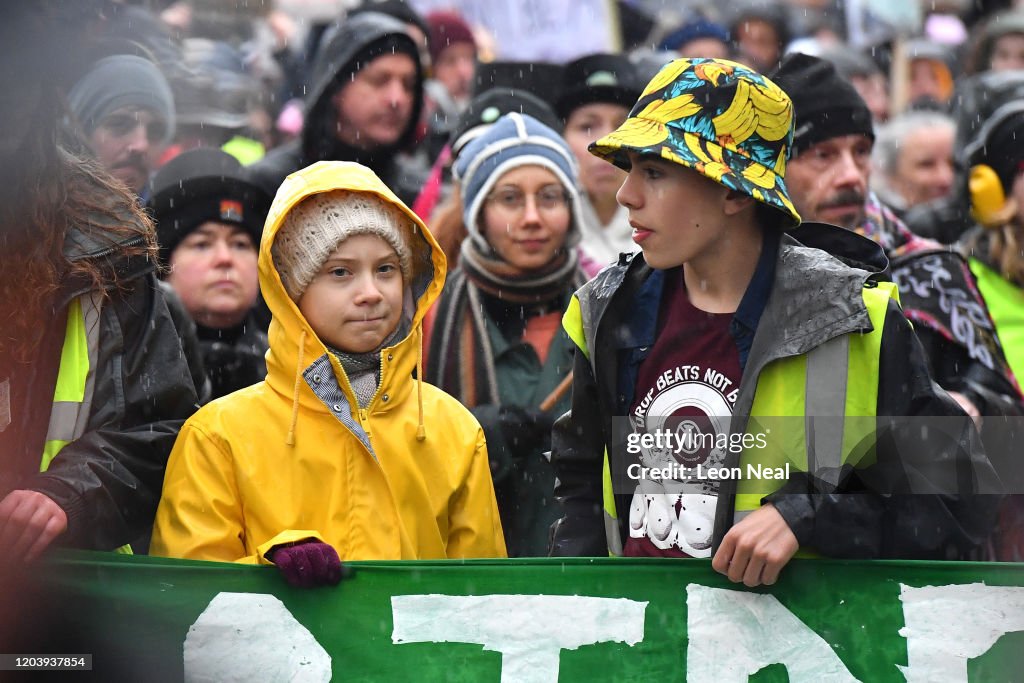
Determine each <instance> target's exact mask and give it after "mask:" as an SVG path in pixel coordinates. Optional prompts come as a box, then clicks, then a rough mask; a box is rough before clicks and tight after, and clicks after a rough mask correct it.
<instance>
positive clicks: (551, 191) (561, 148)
mask: <svg viewBox="0 0 1024 683" xmlns="http://www.w3.org/2000/svg"><path fill="white" fill-rule="evenodd" d="M455 177H456V180H457V181H458V183H459V192H460V194H461V199H462V205H463V207H464V209H463V218H464V220H465V225H466V228H467V229H468V230H469V237H468V238H467V239H466V240H465V241H464V242H463V243H462V252H461V256H460V261H459V269H458V270H456V271H454V272H452V273H451V274H450V275H449V278H448V282H447V284H446V285H445V288H444V292H443V294H442V296H441V299H440V302H439V304H438V306H437V308H436V309H435V311H436V316H435V318H434V320H433V324H432V326H431V328H430V330H429V332H430V339H429V346H428V349H429V350H428V356H427V368H426V380H427V381H428V382H430V383H432V384H435V385H437V386H438V387H441V388H442V389H444V390H445V391H447V392H448V393H450V394H452V395H453V396H455V397H457V398H458V399H459V400H461V401H462V402H463V403H464V404H465V405H466V406H468V407H469V408H470V409H471V410H472V411H473V414H474V415H475V416H476V418H477V419H478V420H479V421H480V424H481V425H482V426H483V428H484V432H485V433H486V435H487V449H488V453H489V455H490V460H491V474H492V476H493V478H494V488H495V493H496V494H497V498H498V510H499V512H500V513H501V523H502V528H503V529H504V530H505V542H506V545H507V547H508V553H509V557H528V556H537V555H546V554H547V544H548V529H549V527H550V526H551V523H552V522H554V521H555V520H556V519H557V518H558V517H559V516H560V513H559V511H558V510H557V507H556V503H555V500H554V496H553V490H554V473H553V471H552V470H551V466H550V464H549V463H548V461H547V459H546V457H545V453H546V451H548V450H549V449H550V447H551V436H550V434H551V424H552V422H553V421H554V419H555V418H556V417H558V416H559V415H561V414H562V413H564V412H565V411H566V410H567V409H568V397H567V392H565V391H564V388H565V387H567V386H568V382H566V381H565V380H566V377H567V375H568V374H569V370H570V368H571V367H572V344H571V342H570V341H569V339H568V337H567V336H566V335H565V332H564V331H563V330H562V328H561V316H562V311H564V310H565V307H566V306H567V305H568V303H569V298H570V297H571V295H572V293H573V292H574V291H575V290H576V288H577V287H579V286H580V285H582V283H583V282H584V280H585V277H584V275H583V273H582V272H581V271H580V269H579V265H578V257H577V250H576V248H575V246H576V244H577V243H578V242H579V239H580V234H581V231H580V222H579V221H580V218H579V207H580V195H579V190H578V173H577V167H576V162H575V160H574V158H573V156H572V152H571V151H570V150H569V148H568V146H567V145H566V143H565V142H564V141H563V140H562V138H561V136H559V135H558V134H557V133H556V132H555V131H553V130H551V129H550V128H548V127H547V126H545V125H544V124H542V123H540V122H539V121H537V120H536V119H534V118H533V117H531V116H528V115H524V114H517V113H512V114H507V115H505V116H503V117H502V118H501V119H499V120H498V121H497V122H496V123H495V124H494V126H492V127H491V128H490V129H489V130H488V131H487V132H486V133H484V134H483V135H481V136H480V137H478V138H477V139H476V140H474V141H473V142H471V143H470V144H469V146H467V147H466V149H465V150H463V152H462V154H460V155H459V160H458V162H457V163H456V166H455Z"/></svg>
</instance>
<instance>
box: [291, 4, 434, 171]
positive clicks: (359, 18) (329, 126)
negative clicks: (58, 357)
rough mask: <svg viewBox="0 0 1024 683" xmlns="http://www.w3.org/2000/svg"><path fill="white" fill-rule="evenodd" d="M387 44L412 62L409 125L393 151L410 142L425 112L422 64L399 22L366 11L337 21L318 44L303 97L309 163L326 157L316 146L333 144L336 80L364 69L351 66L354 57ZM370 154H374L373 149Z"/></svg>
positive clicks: (303, 141) (303, 136) (357, 65)
mask: <svg viewBox="0 0 1024 683" xmlns="http://www.w3.org/2000/svg"><path fill="white" fill-rule="evenodd" d="M389 42H391V43H392V45H394V44H399V45H402V46H403V47H405V48H407V49H404V50H403V53H404V54H408V55H409V56H410V57H411V58H412V60H413V62H415V64H416V86H415V88H414V92H413V109H412V114H411V115H410V117H409V125H408V126H407V128H406V130H405V132H403V133H402V136H401V137H400V138H399V139H398V142H396V143H395V144H394V145H393V147H392V148H391V149H401V148H403V147H406V146H408V145H409V144H410V143H411V142H412V139H413V137H414V136H415V134H416V126H417V124H418V123H419V120H420V112H421V110H422V109H423V65H422V64H420V58H419V51H418V49H417V47H416V43H415V41H414V40H413V38H412V36H411V35H409V33H408V31H406V29H405V26H404V25H403V24H402V22H400V21H398V20H397V19H394V18H392V17H389V16H388V15H386V14H381V13H379V12H365V13H361V14H357V15H355V16H353V17H348V18H347V19H344V20H342V21H341V22H340V23H335V24H334V25H333V26H331V27H330V28H328V29H327V31H326V32H325V33H324V36H323V39H322V40H321V42H320V48H319V50H318V51H317V56H316V60H315V62H314V63H313V71H312V74H311V76H310V83H311V84H312V89H311V90H310V92H309V95H308V96H307V98H306V124H305V126H304V128H303V133H302V150H303V153H304V154H305V157H306V158H307V159H310V160H315V159H322V158H325V157H324V155H323V154H322V153H320V154H318V153H317V152H318V150H317V147H322V146H323V145H324V142H325V140H326V141H334V121H335V113H334V107H333V105H332V104H331V96H332V95H333V94H334V93H335V92H336V91H337V89H338V87H339V86H340V83H339V81H340V80H341V79H342V78H345V77H347V76H348V75H351V74H353V73H355V72H357V71H359V70H360V69H361V68H363V67H364V66H365V63H363V64H357V63H355V59H356V57H361V56H365V54H366V52H367V50H368V49H370V48H371V47H372V46H373V45H374V44H375V43H381V44H385V43H389ZM382 48H384V45H382ZM391 52H392V48H391V47H387V48H386V53H387V54H390V53H391ZM325 136H326V137H325ZM331 144H341V143H340V142H338V143H333V142H332V143H331ZM381 151H386V150H384V149H382V150H381ZM371 153H372V154H376V153H377V150H371Z"/></svg>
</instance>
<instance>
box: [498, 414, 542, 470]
mask: <svg viewBox="0 0 1024 683" xmlns="http://www.w3.org/2000/svg"><path fill="white" fill-rule="evenodd" d="M498 423H499V424H500V425H501V431H502V433H503V435H504V437H505V443H506V444H507V445H508V448H509V450H510V451H511V453H512V456H513V457H520V458H525V457H528V456H529V455H531V454H532V453H533V452H534V451H538V450H547V449H548V448H550V444H551V426H552V425H553V424H554V423H555V418H554V416H553V415H551V414H550V413H544V412H541V411H539V410H533V409H531V408H521V407H519V406H501V408H500V410H499V411H498Z"/></svg>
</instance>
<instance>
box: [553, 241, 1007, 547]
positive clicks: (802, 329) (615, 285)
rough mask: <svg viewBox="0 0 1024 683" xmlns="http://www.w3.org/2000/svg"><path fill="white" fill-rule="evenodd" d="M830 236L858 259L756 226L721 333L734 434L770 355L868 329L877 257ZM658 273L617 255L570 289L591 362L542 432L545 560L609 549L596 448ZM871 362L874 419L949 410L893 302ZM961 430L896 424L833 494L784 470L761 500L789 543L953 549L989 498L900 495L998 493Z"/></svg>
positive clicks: (640, 353) (626, 376) (647, 322)
mask: <svg viewBox="0 0 1024 683" xmlns="http://www.w3.org/2000/svg"><path fill="white" fill-rule="evenodd" d="M836 230H841V229H838V228H837V229H836ZM830 237H831V238H834V239H844V240H852V243H851V244H852V246H850V247H848V249H846V250H844V253H856V254H857V258H856V259H855V260H856V261H858V262H859V263H858V265H859V266H861V267H851V266H850V265H847V264H845V263H843V262H840V261H839V260H838V259H836V258H833V257H831V256H829V255H828V254H826V253H825V252H823V251H821V250H818V249H813V248H807V247H806V246H804V245H802V244H801V243H799V242H797V241H796V240H795V239H793V238H792V237H789V236H782V237H781V239H780V241H779V242H778V243H777V244H776V240H777V239H779V238H777V237H773V236H772V235H771V234H770V233H766V241H765V245H764V248H763V250H762V255H761V259H760V261H759V263H758V266H757V269H756V271H755V273H754V276H753V278H752V280H751V283H750V285H749V286H748V288H747V292H746V294H745V295H744V298H743V300H742V301H741V303H740V306H739V308H738V309H737V312H736V315H735V316H734V318H733V322H732V325H731V328H730V331H731V333H732V336H733V338H734V340H735V342H736V345H737V348H738V350H739V354H740V363H741V366H742V367H743V378H742V381H741V383H740V389H739V396H738V399H737V401H736V404H735V408H734V414H733V418H732V420H733V422H732V425H733V427H734V429H735V427H736V426H737V425H741V426H742V425H745V424H746V418H747V417H749V411H750V408H751V405H752V403H753V398H754V390H755V387H756V385H757V379H758V377H759V375H760V373H761V371H762V370H763V369H764V368H765V367H766V366H767V365H768V364H770V363H771V362H772V361H773V360H776V359H780V358H784V357H788V356H793V355H800V354H806V353H807V352H808V351H809V350H810V349H812V348H814V347H816V346H817V345H820V344H822V343H824V342H825V341H827V340H829V339H831V338H834V337H836V336H839V335H842V334H857V333H858V332H860V331H863V330H868V329H871V327H870V325H871V323H870V321H869V320H868V316H867V310H866V308H865V305H864V301H863V297H862V294H861V289H862V288H863V287H864V286H865V283H866V282H868V281H869V280H872V279H876V278H881V277H884V271H885V265H886V260H885V257H884V254H883V253H882V252H881V249H879V248H878V247H877V246H875V245H873V243H871V242H870V241H869V240H866V239H865V238H862V237H859V236H857V235H854V234H852V233H846V234H839V233H832V234H831V235H830ZM851 262H853V260H851ZM662 280H663V274H662V273H661V272H660V271H656V270H653V269H651V268H650V267H649V266H647V264H646V263H645V262H644V260H643V256H642V255H637V256H634V257H628V256H624V257H621V258H620V261H619V263H618V264H617V265H615V266H612V267H610V268H607V269H605V270H604V271H602V273H601V274H599V275H598V276H597V277H596V278H595V279H594V280H592V281H591V282H589V283H588V284H587V285H586V286H585V287H584V288H583V289H582V290H580V292H579V293H578V297H579V298H580V301H581V304H582V306H581V307H582V310H583V311H584V327H585V329H586V330H588V333H587V335H588V348H589V353H590V358H589V359H587V358H586V357H585V356H584V355H583V354H582V353H581V352H579V351H577V353H576V359H575V365H574V386H573V397H572V409H571V411H570V413H568V414H566V415H565V416H563V417H562V418H560V419H559V420H558V422H556V424H555V428H554V432H553V441H552V463H553V464H554V466H555V472H556V475H557V476H558V479H559V485H558V487H557V488H556V494H557V495H558V496H559V498H560V500H561V501H562V503H563V505H564V506H565V513H566V516H565V517H563V519H562V520H560V521H559V522H558V523H557V524H556V526H555V528H554V536H553V547H552V554H553V555H557V556H579V555H582V556H587V555H606V554H607V552H608V546H607V542H606V537H605V531H604V522H603V519H602V514H603V513H602V475H601V469H602V462H603V458H604V455H603V453H604V449H605V447H606V445H607V444H611V443H612V440H611V419H610V418H611V417H612V416H623V415H626V413H627V411H628V409H629V406H630V405H631V403H632V401H633V388H634V386H635V382H636V375H637V370H638V368H639V364H640V362H641V361H642V360H643V358H644V357H645V355H646V353H645V352H646V350H647V349H649V347H650V346H651V344H652V343H653V339H654V333H655V324H656V320H657V314H658V303H659V301H660V296H661V282H662ZM868 286H870V284H869V285H868ZM879 360H880V367H879V384H878V402H877V415H878V416H880V425H881V423H882V420H883V418H884V416H902V415H908V416H951V417H952V416H962V411H960V409H959V407H958V406H956V404H955V403H954V402H953V401H952V399H950V398H949V396H948V395H946V394H945V393H944V392H943V391H942V390H941V389H940V388H939V387H938V386H937V385H936V384H935V383H934V382H933V381H932V380H931V378H930V377H929V375H928V372H927V364H926V362H925V359H924V356H923V353H922V349H921V346H920V343H919V342H918V341H917V338H916V337H915V336H914V333H913V331H912V330H911V327H910V325H909V323H908V322H907V320H906V318H905V317H904V316H903V315H902V313H901V311H900V309H899V306H898V304H896V303H895V302H890V304H889V309H888V311H887V313H886V321H885V326H884V328H883V337H882V347H881V357H880V359H879ZM960 424H962V425H963V428H962V432H961V433H959V434H958V438H956V439H955V440H953V441H952V442H951V441H949V440H945V439H943V438H942V436H941V435H938V434H934V433H933V434H931V436H930V437H929V438H922V437H921V435H920V434H919V433H914V432H913V430H912V429H906V428H903V427H901V425H900V424H899V422H898V421H897V422H896V423H895V424H894V425H891V426H890V427H889V428H887V429H886V430H885V432H884V434H885V437H884V438H881V439H879V441H878V442H877V449H878V462H877V463H876V464H875V465H872V466H870V467H868V468H865V469H863V470H861V469H858V470H848V469H844V471H843V472H842V473H841V476H840V478H839V485H838V487H837V488H836V489H835V490H834V491H832V492H822V491H821V490H820V489H819V488H818V487H817V486H816V484H815V481H816V477H814V476H813V475H814V473H811V476H808V475H807V474H805V473H796V472H794V473H793V475H792V476H791V478H790V480H789V481H788V482H787V483H786V484H784V485H783V487H782V488H781V489H779V490H778V491H776V492H775V493H772V494H770V495H769V496H767V497H766V498H765V499H764V500H763V501H762V502H763V503H764V502H771V503H773V504H774V505H775V506H776V508H777V509H778V511H779V512H780V514H782V516H783V518H784V519H785V520H786V522H787V524H788V525H789V526H790V528H791V529H792V531H793V532H794V534H795V535H796V537H797V539H798V541H799V542H800V545H801V547H804V548H807V549H810V550H813V551H817V552H819V553H821V554H823V555H827V556H832V557H861V558H871V557H903V558H926V557H927V558H947V557H958V556H960V555H962V554H963V553H964V552H966V551H967V550H968V549H969V548H971V547H974V546H975V545H977V544H978V543H980V542H981V541H982V540H983V539H984V538H985V536H986V535H987V534H988V532H989V531H990V529H991V525H992V522H993V519H994V513H995V508H996V506H997V505H998V496H997V495H992V496H956V495H947V494H935V495H907V494H906V493H905V492H906V491H908V490H912V491H930V490H934V489H933V488H932V487H931V484H930V482H932V481H939V480H942V481H948V479H949V477H953V478H956V477H965V478H966V482H968V486H967V489H968V490H970V489H971V488H972V486H979V487H981V488H982V489H984V490H986V491H993V490H995V491H998V490H999V486H1000V485H999V481H998V477H996V475H995V473H994V472H993V470H992V467H991V465H990V464H989V462H988V460H987V459H986V457H985V455H984V453H983V451H982V449H981V447H980V443H979V440H978V437H977V434H976V432H975V431H974V429H973V426H972V425H970V424H969V422H968V421H967V420H966V419H963V420H962V421H961V422H960ZM897 453H898V455H897ZM726 464H727V465H734V464H738V463H729V462H727V463H726ZM613 466H614V465H613ZM958 481H960V480H958ZM735 491H736V484H735V481H732V482H729V481H726V482H722V487H721V489H720V493H719V498H718V507H717V510H716V520H715V533H714V538H713V546H714V549H715V550H717V548H718V545H719V544H720V543H721V541H722V537H723V536H724V534H725V532H726V531H728V529H729V527H730V526H731V524H732V511H733V507H734V496H735ZM628 503H629V495H616V508H617V510H618V513H619V515H618V519H619V524H620V532H621V534H622V537H623V538H625V537H626V536H627V535H628V530H627V529H626V528H625V524H626V523H627V519H626V517H627V515H625V514H624V513H625V511H626V510H628V509H629V508H628Z"/></svg>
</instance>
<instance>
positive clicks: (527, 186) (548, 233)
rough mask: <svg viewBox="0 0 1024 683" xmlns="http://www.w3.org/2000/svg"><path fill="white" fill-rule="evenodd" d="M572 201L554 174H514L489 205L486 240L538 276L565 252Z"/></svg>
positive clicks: (539, 169)
mask: <svg viewBox="0 0 1024 683" xmlns="http://www.w3.org/2000/svg"><path fill="white" fill-rule="evenodd" d="M569 201H570V200H569V193H568V192H567V191H566V189H565V187H564V186H563V185H562V183H561V182H560V181H559V180H558V177H557V176H556V175H555V174H554V173H552V172H551V171H550V170H548V169H546V168H544V167H543V166H520V167H519V168H514V169H512V170H511V171H508V172H506V173H505V174H504V175H502V176H501V178H500V179H499V180H498V182H497V183H495V185H494V188H493V189H492V190H491V193H490V194H489V195H488V196H487V199H486V200H485V202H484V210H483V212H482V229H483V235H484V239H486V240H487V242H488V244H490V245H491V247H493V248H494V250H495V251H496V252H497V253H498V256H500V257H501V258H502V259H503V260H504V261H506V262H507V263H509V264H510V265H512V266H513V267H515V268H516V269H517V270H519V271H522V272H530V271H534V270H539V269H541V268H543V267H544V266H546V265H548V264H549V263H551V262H552V261H553V260H555V258H557V257H558V255H559V254H560V253H561V252H562V250H563V249H564V248H565V240H566V235H567V234H568V232H569V225H570V221H571V220H572V210H571V207H570V205H569Z"/></svg>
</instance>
